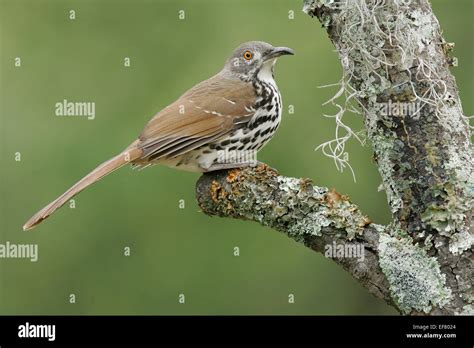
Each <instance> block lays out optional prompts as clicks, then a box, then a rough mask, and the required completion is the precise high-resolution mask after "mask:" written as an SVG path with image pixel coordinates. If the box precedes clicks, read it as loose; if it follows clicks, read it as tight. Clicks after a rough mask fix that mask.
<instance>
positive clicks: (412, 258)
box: [378, 233, 451, 314]
mask: <svg viewBox="0 0 474 348" xmlns="http://www.w3.org/2000/svg"><path fill="white" fill-rule="evenodd" d="M395 235H396V233H395ZM378 251H379V264H380V267H381V269H382V271H383V273H384V274H385V276H386V278H387V280H388V282H389V286H390V291H391V296H392V298H393V300H394V301H395V302H396V303H397V305H398V307H399V309H400V310H401V311H402V313H404V314H409V313H411V312H412V311H419V312H425V313H429V312H430V311H431V310H432V309H433V307H437V308H442V307H443V306H444V305H445V304H446V303H448V302H449V301H450V299H451V290H450V289H449V288H447V287H446V278H445V275H444V274H443V273H441V270H440V267H439V264H438V262H437V261H436V259H435V258H433V257H430V256H428V255H427V254H426V251H425V250H423V249H422V248H419V247H418V246H415V245H413V244H412V241H411V240H410V239H409V238H402V239H399V238H397V237H394V236H391V235H389V234H387V233H381V234H380V239H379V247H378Z"/></svg>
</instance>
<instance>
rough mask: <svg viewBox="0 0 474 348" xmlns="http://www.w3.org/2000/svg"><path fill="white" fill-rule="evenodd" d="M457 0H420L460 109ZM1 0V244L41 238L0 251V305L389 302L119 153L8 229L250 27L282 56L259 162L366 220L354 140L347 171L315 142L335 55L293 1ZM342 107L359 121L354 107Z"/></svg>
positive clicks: (469, 93) (363, 178) (230, 309)
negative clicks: (20, 249) (43, 213)
mask: <svg viewBox="0 0 474 348" xmlns="http://www.w3.org/2000/svg"><path fill="white" fill-rule="evenodd" d="M455 3H456V4H455V5H454V4H453V2H452V1H448V0H432V5H433V8H434V10H435V13H436V14H437V16H438V18H439V20H440V22H441V26H442V28H443V30H444V35H445V38H446V40H447V41H448V42H455V43H456V48H455V54H454V55H455V56H456V57H458V59H459V67H457V68H453V69H452V71H453V73H454V74H455V76H456V79H457V83H458V86H459V88H460V92H461V98H462V101H463V106H464V111H465V113H466V114H467V115H470V114H472V113H473V100H474V98H473V91H474V85H473V81H472V76H473V64H472V63H473V57H474V54H473V53H474V52H473V47H472V37H471V36H472V35H471V34H472V30H473V25H472V17H473V16H474V2H472V1H471V0H456V2H455ZM0 4H1V5H0V6H1V7H0V25H1V35H0V38H1V46H0V48H1V67H0V69H1V70H0V73H1V85H0V88H1V90H0V102H1V103H0V108H1V109H0V112H1V118H0V122H1V123H0V127H1V128H0V132H1V133H0V136H1V139H0V144H1V153H0V156H1V165H0V168H1V177H0V178H1V183H0V189H1V197H0V198H1V199H0V214H1V215H0V219H1V220H0V243H6V241H9V242H11V243H26V244H30V243H37V244H38V245H39V260H38V261H37V262H30V261H29V260H27V259H0V313H1V314H395V311H394V310H393V309H392V308H391V307H389V306H388V305H386V304H385V303H384V302H383V301H381V300H378V299H376V298H375V297H373V296H372V295H370V294H369V293H368V292H367V291H366V290H365V289H364V288H362V287H361V286H360V285H359V284H358V283H357V282H356V281H355V280H354V279H352V278H351V276H349V275H348V274H347V273H346V272H344V271H343V270H342V268H340V267H339V266H337V265H336V264H335V263H333V262H332V261H331V260H329V259H326V258H325V257H324V256H322V255H320V254H316V253H314V252H312V251H310V250H309V249H307V248H305V247H304V246H303V245H301V244H298V243H296V242H294V241H293V240H291V239H289V238H287V237H286V236H285V235H283V234H280V233H278V232H276V231H274V230H271V229H269V228H264V227H261V226H260V225H258V224H257V223H252V222H244V221H236V220H231V219H221V218H217V217H213V218H211V217H208V216H206V215H204V214H203V213H201V212H199V207H198V206H197V204H196V201H195V197H194V187H195V182H196V180H197V179H198V177H199V175H198V174H194V173H187V172H180V171H176V170H172V169H169V168H166V167H161V166H155V167H153V168H150V169H147V170H144V171H140V172H139V171H132V170H131V169H130V168H128V167H127V168H122V169H121V170H119V171H118V172H116V173H114V174H112V175H111V176H109V177H107V178H106V179H105V180H103V181H101V182H100V183H98V184H96V185H94V186H93V187H91V188H90V189H88V190H87V191H85V192H83V193H81V194H80V195H78V196H77V197H76V199H75V202H76V205H75V208H74V209H72V208H69V206H68V205H66V206H65V207H64V208H63V209H61V210H59V211H58V212H57V213H56V214H55V215H54V216H53V217H52V218H51V219H49V220H48V221H46V222H45V223H44V224H41V225H40V226H39V227H38V228H37V229H35V230H33V231H31V232H23V231H22V229H21V227H22V225H23V224H24V222H25V221H26V220H27V219H28V218H29V217H30V216H31V215H32V214H33V213H35V212H36V211H37V210H38V209H39V208H41V207H43V206H44V205H46V204H47V203H49V202H50V201H51V200H52V199H54V198H56V197H57V196H58V195H59V194H61V193H62V192H63V191H64V190H65V189H67V188H68V187H69V186H70V185H72V184H73V183H74V182H75V181H77V180H78V179H79V178H81V177H82V176H83V175H84V174H86V173H88V172H89V171H90V170H91V169H93V168H94V167H95V166H96V165H98V164H99V163H101V162H102V161H104V160H106V159H108V158H110V157H112V156H113V155H115V154H117V153H119V152H120V151H121V150H122V149H123V148H124V147H125V146H127V145H128V144H129V143H130V142H131V141H133V140H134V139H135V138H136V137H137V136H138V134H139V133H140V132H141V130H142V128H143V126H144V125H145V123H146V122H147V121H148V120H149V119H150V118H151V117H152V116H153V115H154V114H155V113H156V112H157V111H159V110H160V109H161V108H163V107H165V106H166V105H167V104H169V103H170V102H172V101H174V100H175V99H176V98H177V97H179V96H180V95H181V94H182V93H183V92H184V91H185V90H187V89H188V88H190V87H191V86H193V85H194V84H195V83H197V82H199V81H201V80H204V79H206V78H208V77H210V76H211V75H213V74H214V73H216V72H217V71H219V70H220V69H221V67H222V66H223V64H224V61H225V59H226V58H227V57H228V56H229V55H230V54H231V52H232V50H233V49H234V48H235V47H236V46H238V45H239V44H241V43H242V42H244V41H248V40H263V41H268V42H270V43H272V44H274V45H279V46H289V47H291V48H293V49H294V50H295V51H296V53H297V54H296V55H295V56H293V57H283V58H282V59H280V60H279V62H278V64H277V67H276V79H277V82H278V85H279V87H280V90H281V93H282V95H283V101H284V110H285V114H284V115H283V121H282V124H281V126H280V129H279V131H278V132H277V134H276V136H275V137H274V138H273V140H272V141H271V142H270V143H269V144H268V145H267V146H266V147H265V149H264V150H263V151H261V152H260V153H259V160H261V161H263V162H266V163H268V164H269V165H270V166H272V167H274V168H277V169H278V170H279V171H280V173H281V174H283V175H286V176H295V177H308V178H312V179H313V180H314V182H315V184H317V185H320V186H328V187H336V188H337V190H338V191H339V192H342V193H346V194H348V195H349V196H350V197H351V199H352V200H353V201H354V202H355V203H356V204H358V205H359V207H360V208H361V210H362V211H363V212H364V213H365V214H367V215H369V216H370V217H371V218H372V220H374V221H375V222H377V223H382V224H383V223H387V222H389V221H390V213H389V210H388V206H387V202H386V198H385V195H384V193H383V192H378V191H377V187H378V186H379V184H380V177H379V174H378V172H377V168H376V167H375V165H374V163H373V162H372V160H371V156H372V152H371V148H370V144H368V145H366V146H365V147H362V146H360V145H359V144H358V143H357V142H355V141H354V142H350V143H349V144H348V148H347V149H348V152H349V154H350V163H351V165H352V166H353V168H354V171H355V173H356V177H357V182H356V183H354V181H353V179H352V174H351V173H350V171H345V172H343V173H339V172H338V171H337V170H336V168H335V166H334V163H333V162H332V160H331V159H329V158H327V157H325V156H323V155H322V154H321V152H315V151H314V149H315V147H316V146H317V145H319V144H320V143H322V142H324V141H327V140H331V139H333V137H334V130H335V124H334V121H333V120H331V119H327V118H324V117H323V116H322V115H323V114H324V113H331V112H333V111H334V110H333V109H332V108H331V107H330V106H327V107H323V106H321V104H322V103H323V102H324V101H326V100H327V99H329V98H330V97H331V96H332V95H333V94H334V93H335V92H336V90H335V89H331V88H328V89H318V86H321V85H326V84H331V83H335V82H337V81H338V80H339V78H340V74H341V68H340V63H339V61H338V59H337V55H336V53H335V52H334V50H333V46H332V45H331V43H330V41H329V40H328V38H327V35H326V32H325V31H324V30H323V29H322V28H321V25H320V24H319V22H317V20H316V19H311V18H310V17H308V16H307V15H305V14H304V13H303V12H301V8H302V1H294V0H271V1H270V0H266V1H264V0H228V1H221V0H202V1H194V0H186V1H184V0H157V1H145V0H138V1H135V0H134V1H132V0H127V1H123V0H121V1H106V0H98V1H67V0H66V1H56V0H41V1H33V0H30V1H18V0H15V1H13V0H0ZM70 10H74V11H75V16H76V18H75V20H71V19H69V16H70V12H69V11H70ZM181 10H184V11H185V12H184V16H185V18H184V19H179V14H180V12H179V11H181ZM289 11H294V19H290V18H289V16H290V17H291V12H289ZM181 14H182V13H181ZM16 57H20V58H21V67H20V68H16V67H15V66H14V62H15V58H16ZM125 57H129V58H130V67H124V58H125ZM63 99H67V100H68V101H72V102H82V101H86V102H95V104H96V110H95V112H96V116H95V119H94V120H87V118H85V117H57V116H55V104H56V103H57V102H62V101H63ZM288 105H293V106H294V111H295V112H294V113H293V114H289V113H288V112H287V110H288ZM346 120H347V122H348V123H349V124H350V125H351V126H352V128H353V129H355V130H358V129H360V128H361V127H362V119H361V117H360V116H356V115H348V116H346ZM18 152H19V153H21V161H15V153H18ZM180 200H184V209H181V208H180V206H179V205H180ZM126 247H129V248H130V256H124V248H126ZM234 247H239V249H240V256H234V253H233V252H234ZM70 294H74V295H75V297H76V302H75V303H73V304H72V303H70V301H69V300H70ZM179 294H184V295H185V304H180V303H179V302H178V296H179ZM289 294H294V296H295V303H294V304H290V303H288V295H289Z"/></svg>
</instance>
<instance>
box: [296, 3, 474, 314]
mask: <svg viewBox="0 0 474 348" xmlns="http://www.w3.org/2000/svg"><path fill="white" fill-rule="evenodd" d="M304 11H305V12H306V13H308V14H309V15H311V16H315V17H317V18H318V19H319V21H320V22H321V23H322V25H323V27H324V28H325V29H326V30H327V32H328V35H329V38H330V39H331V41H332V42H333V43H334V45H335V47H336V49H337V51H338V53H339V57H340V59H341V62H342V67H343V71H344V78H343V82H342V84H343V85H344V88H345V89H347V90H348V91H349V92H350V93H351V98H352V99H353V100H354V101H355V102H356V103H358V104H359V105H360V107H361V108H362V110H363V112H364V116H365V125H366V130H367V135H368V137H369V139H370V140H371V142H372V144H373V147H374V157H375V159H376V161H377V165H378V168H379V172H380V174H381V177H382V181H383V188H384V189H385V191H386V193H387V198H388V201H389V204H390V207H391V210H392V214H393V217H394V222H393V224H392V225H393V228H392V229H391V232H392V235H393V236H396V237H398V238H399V239H400V240H405V241H406V240H410V242H411V243H412V244H414V245H415V244H416V245H418V247H420V248H421V247H423V248H425V249H426V250H427V253H428V254H429V255H431V256H434V257H435V258H436V261H437V263H438V264H439V267H440V268H441V270H442V273H443V276H445V277H446V285H445V286H444V287H443V288H441V289H440V292H445V293H446V292H447V291H449V292H450V293H451V294H450V300H449V301H448V302H447V303H444V302H443V304H442V305H441V304H439V305H438V306H433V309H432V311H431V312H432V313H448V314H454V313H461V312H463V313H467V312H472V301H473V289H472V284H473V282H474V265H473V259H472V256H473V255H472V244H473V240H474V239H473V234H472V233H473V231H472V223H473V215H474V210H473V203H474V189H473V188H474V164H473V156H472V155H473V147H472V143H471V130H470V127H469V124H468V120H467V118H466V117H465V116H464V114H463V110H462V106H461V101H460V99H459V95H458V90H457V86H456V83H455V80H454V77H453V76H452V74H451V72H450V70H449V67H450V65H453V62H454V61H455V59H454V58H453V57H452V48H453V44H449V43H447V42H445V40H444V39H443V37H442V34H441V29H440V26H439V23H438V21H437V19H436V16H435V15H434V14H433V12H432V9H431V7H430V4H429V3H428V1H427V0H410V1H402V0H398V1H397V0H394V1H375V0H373V1H372V0H347V1H333V0H308V1H306V2H305V5H304ZM381 266H382V268H383V265H381ZM385 273H386V274H387V272H385ZM389 282H391V285H392V286H393V288H394V291H397V290H396V288H397V287H398V284H396V281H395V280H393V281H392V280H391V279H389ZM400 295H403V294H400ZM437 307H438V308H437Z"/></svg>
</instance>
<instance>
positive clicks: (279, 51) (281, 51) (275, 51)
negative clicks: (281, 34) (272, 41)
mask: <svg viewBox="0 0 474 348" xmlns="http://www.w3.org/2000/svg"><path fill="white" fill-rule="evenodd" d="M294 54H295V51H293V50H292V49H291V48H289V47H273V48H272V49H271V50H270V51H269V52H268V53H267V54H266V55H265V60H268V59H272V58H278V57H280V56H284V55H294Z"/></svg>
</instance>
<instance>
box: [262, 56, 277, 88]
mask: <svg viewBox="0 0 474 348" xmlns="http://www.w3.org/2000/svg"><path fill="white" fill-rule="evenodd" d="M276 61H277V58H273V59H269V60H267V61H266V62H265V63H263V66H262V68H261V69H260V71H259V72H258V74H257V77H258V79H259V80H261V81H263V82H267V83H270V84H272V85H275V79H274V77H273V67H274V66H275V63H276Z"/></svg>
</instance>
